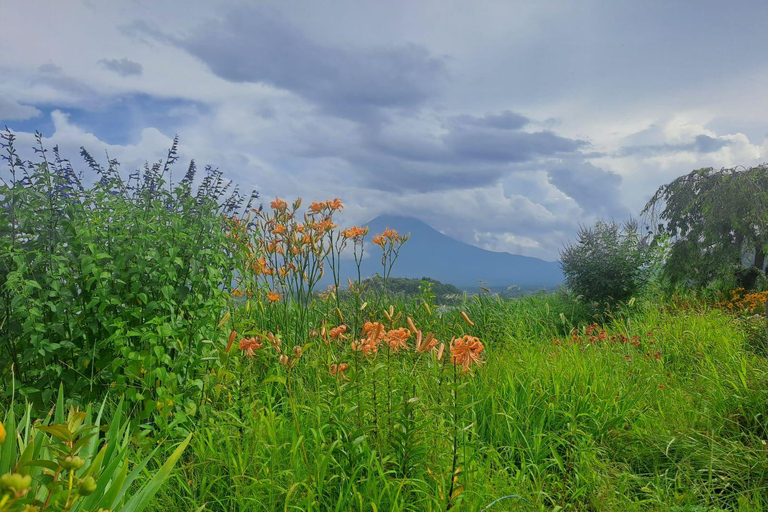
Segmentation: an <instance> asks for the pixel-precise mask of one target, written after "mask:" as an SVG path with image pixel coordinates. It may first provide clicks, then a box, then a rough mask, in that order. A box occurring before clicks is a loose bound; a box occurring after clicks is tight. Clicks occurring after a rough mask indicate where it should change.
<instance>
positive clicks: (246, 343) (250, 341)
mask: <svg viewBox="0 0 768 512" xmlns="http://www.w3.org/2000/svg"><path fill="white" fill-rule="evenodd" d="M263 346H264V343H262V341H261V338H260V337H259V339H256V338H243V339H242V340H240V343H239V346H238V348H239V349H240V350H242V351H244V352H245V356H246V357H253V356H254V354H255V352H254V351H256V350H259V349H260V348H261V347H263Z"/></svg>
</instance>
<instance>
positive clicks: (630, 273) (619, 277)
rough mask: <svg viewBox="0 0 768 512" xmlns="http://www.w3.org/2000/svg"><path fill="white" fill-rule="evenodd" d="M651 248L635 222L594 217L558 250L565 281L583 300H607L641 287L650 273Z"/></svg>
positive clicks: (625, 296)
mask: <svg viewBox="0 0 768 512" xmlns="http://www.w3.org/2000/svg"><path fill="white" fill-rule="evenodd" d="M651 261H652V258H651V250H650V248H649V246H648V244H647V243H646V240H645V239H644V238H643V237H642V236H641V235H640V233H639V232H638V229H637V223H636V222H634V221H629V222H627V223H626V224H624V225H623V226H619V225H617V224H616V223H615V222H610V223H608V222H604V221H598V222H597V223H596V224H595V225H594V226H593V227H591V228H587V227H582V228H581V229H579V232H578V234H577V242H576V243H575V244H569V245H567V246H566V247H565V248H564V249H563V250H562V252H561V253H560V262H561V266H562V268H563V273H564V274H565V282H566V284H567V285H568V287H569V288H571V289H572V290H573V291H574V292H575V293H576V294H578V295H581V296H582V298H583V299H584V300H586V301H590V302H597V303H599V304H603V305H605V304H610V303H613V302H621V301H625V300H627V299H629V298H630V297H632V296H633V295H636V294H637V293H638V292H640V291H641V289H642V288H643V286H644V285H645V283H646V282H647V281H648V280H649V277H650V274H651V266H650V263H651Z"/></svg>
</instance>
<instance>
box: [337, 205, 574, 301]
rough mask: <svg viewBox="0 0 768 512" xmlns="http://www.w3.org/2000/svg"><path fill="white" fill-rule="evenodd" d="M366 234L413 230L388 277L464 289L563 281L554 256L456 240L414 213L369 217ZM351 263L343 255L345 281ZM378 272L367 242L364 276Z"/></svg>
mask: <svg viewBox="0 0 768 512" xmlns="http://www.w3.org/2000/svg"><path fill="white" fill-rule="evenodd" d="M368 227H369V228H370V231H369V235H368V240H371V239H372V238H373V235H374V234H376V233H381V232H383V231H384V230H385V229H386V228H387V227H389V228H392V229H395V230H397V231H398V232H399V233H400V234H406V233H411V238H410V240H408V241H407V242H406V243H405V245H404V246H403V248H402V249H401V251H400V256H399V257H398V259H397V261H396V262H395V266H394V268H393V270H392V274H391V277H408V278H417V279H418V278H422V277H430V278H432V279H437V280H438V281H441V282H443V283H449V284H452V285H454V286H457V287H458V288H461V289H464V290H474V289H477V287H478V286H480V283H478V281H483V282H485V283H486V284H485V286H488V287H489V288H496V289H498V288H503V289H506V288H507V287H509V286H513V285H514V286H519V287H521V288H523V289H528V290H530V289H541V288H554V287H556V286H558V285H559V284H561V283H562V281H563V273H562V271H561V270H560V265H559V264H558V263H557V262H550V261H544V260H541V259H539V258H530V257H528V256H519V255H515V254H510V253H507V252H494V251H488V250H485V249H481V248H479V247H475V246H474V245H469V244H465V243H463V242H459V241H458V240H455V239H453V238H451V237H449V236H446V235H444V234H442V233H440V232H439V231H437V230H436V229H434V228H432V227H431V226H428V225H427V224H425V223H424V222H422V221H420V220H418V219H415V218H413V217H400V216H396V215H381V216H379V217H376V218H375V219H373V220H371V221H370V222H368ZM351 267H354V263H352V262H350V261H349V260H345V261H344V263H343V268H342V272H343V274H344V277H345V279H344V281H346V277H352V275H351V272H352V269H351ZM376 273H379V274H381V273H382V266H381V252H380V251H379V248H378V247H373V251H371V248H369V247H366V258H365V259H364V260H363V265H362V274H363V277H370V276H372V275H374V274H376Z"/></svg>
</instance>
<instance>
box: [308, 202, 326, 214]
mask: <svg viewBox="0 0 768 512" xmlns="http://www.w3.org/2000/svg"><path fill="white" fill-rule="evenodd" d="M324 208H325V203H321V202H314V203H312V204H311V205H309V211H310V212H311V213H313V214H314V213H320V212H321V211H323V209H324Z"/></svg>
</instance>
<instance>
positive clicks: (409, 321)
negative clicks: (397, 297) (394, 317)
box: [405, 317, 418, 332]
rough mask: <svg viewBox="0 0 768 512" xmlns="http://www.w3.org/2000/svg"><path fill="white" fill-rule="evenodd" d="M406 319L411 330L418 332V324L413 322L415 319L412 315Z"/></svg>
mask: <svg viewBox="0 0 768 512" xmlns="http://www.w3.org/2000/svg"><path fill="white" fill-rule="evenodd" d="M405 320H406V322H408V327H410V329H411V332H417V331H418V329H417V328H416V324H414V323H413V320H412V319H411V317H408V318H406V319H405Z"/></svg>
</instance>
